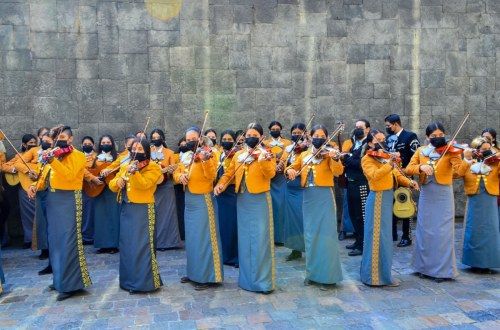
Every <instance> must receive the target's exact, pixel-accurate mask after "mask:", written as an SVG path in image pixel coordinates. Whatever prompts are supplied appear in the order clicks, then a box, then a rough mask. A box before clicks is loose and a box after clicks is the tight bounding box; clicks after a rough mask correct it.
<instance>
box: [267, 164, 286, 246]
mask: <svg viewBox="0 0 500 330" xmlns="http://www.w3.org/2000/svg"><path fill="white" fill-rule="evenodd" d="M287 180H288V179H287V178H286V177H285V176H284V175H283V174H280V173H276V176H275V177H274V178H272V179H271V197H272V200H273V221H274V242H276V243H284V242H285V210H286V206H285V199H286V196H285V195H286V182H287Z"/></svg>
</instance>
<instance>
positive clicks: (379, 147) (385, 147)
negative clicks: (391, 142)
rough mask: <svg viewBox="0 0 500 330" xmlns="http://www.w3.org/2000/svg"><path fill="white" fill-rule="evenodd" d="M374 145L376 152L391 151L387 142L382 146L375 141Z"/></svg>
mask: <svg viewBox="0 0 500 330" xmlns="http://www.w3.org/2000/svg"><path fill="white" fill-rule="evenodd" d="M373 144H374V145H375V150H378V149H385V150H387V149H389V147H388V146H387V142H385V141H384V142H380V144H379V143H377V142H375V141H373ZM380 145H382V146H380Z"/></svg>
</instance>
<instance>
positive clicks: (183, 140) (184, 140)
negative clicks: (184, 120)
mask: <svg viewBox="0 0 500 330" xmlns="http://www.w3.org/2000/svg"><path fill="white" fill-rule="evenodd" d="M182 142H186V138H185V137H183V138H182V139H180V140H179V143H177V146H178V147H180V146H181V143H182Z"/></svg>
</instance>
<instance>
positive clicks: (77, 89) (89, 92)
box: [58, 79, 127, 103]
mask: <svg viewBox="0 0 500 330" xmlns="http://www.w3.org/2000/svg"><path fill="white" fill-rule="evenodd" d="M59 81H61V79H58V82H59ZM104 82H106V84H107V89H106V90H105V91H103V86H104V85H105V83H104ZM109 82H111V80H103V82H102V83H101V81H100V80H98V79H74V80H73V81H72V86H71V88H72V90H71V94H72V95H73V99H75V100H77V101H98V100H101V99H102V97H103V94H105V93H108V92H112V93H114V95H109V96H108V95H105V97H109V99H108V102H112V100H113V98H114V97H116V96H117V95H116V89H117V88H118V86H119V84H111V83H109ZM66 84H67V83H66ZM125 86H126V83H125ZM58 87H59V84H58ZM125 93H126V90H125ZM126 99H127V98H126V94H125V103H126ZM120 102H123V100H119V101H118V103H120Z"/></svg>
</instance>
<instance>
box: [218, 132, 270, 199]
mask: <svg viewBox="0 0 500 330" xmlns="http://www.w3.org/2000/svg"><path fill="white" fill-rule="evenodd" d="M265 138H266V137H265V136H262V137H261V138H260V140H259V143H257V144H256V145H255V147H253V148H252V149H251V150H250V151H249V152H248V155H247V156H246V157H245V159H243V161H242V162H241V164H240V165H239V166H238V167H237V168H236V170H234V173H233V175H231V177H230V178H229V180H227V182H226V183H224V185H223V186H222V190H224V189H226V187H227V185H229V183H230V182H231V181H233V179H234V177H235V176H236V173H237V172H238V170H239V169H240V168H241V167H242V166H243V165H244V164H245V162H246V160H247V159H248V157H250V156H251V155H252V154H253V153H254V151H255V150H257V149H258V148H259V147H260V145H261V144H262V142H264V139H265Z"/></svg>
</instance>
